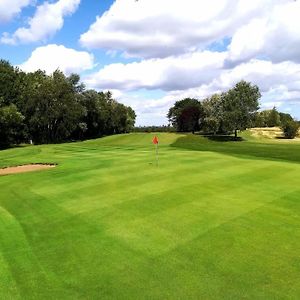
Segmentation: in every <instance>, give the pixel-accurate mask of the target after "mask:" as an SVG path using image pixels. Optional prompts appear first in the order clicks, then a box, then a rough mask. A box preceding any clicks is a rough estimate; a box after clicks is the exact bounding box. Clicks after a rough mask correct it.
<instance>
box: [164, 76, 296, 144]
mask: <svg viewBox="0 0 300 300" xmlns="http://www.w3.org/2000/svg"><path fill="white" fill-rule="evenodd" d="M260 98H261V93H260V90H259V88H258V86H256V85H252V84H251V83H250V82H246V81H244V80H242V81H240V82H238V83H237V84H236V85H235V86H234V87H233V88H231V89H229V90H228V91H227V92H223V93H220V94H214V95H212V96H210V97H208V98H205V99H203V100H198V99H193V98H185V99H183V100H179V101H177V102H175V104H174V105H173V106H172V107H171V108H170V109H169V112H168V115H167V117H168V119H169V122H170V123H171V124H172V125H173V126H174V128H175V129H176V131H179V132H193V133H194V132H195V131H202V132H203V133H205V134H212V135H216V134H232V133H234V136H235V138H237V137H238V132H239V131H242V130H245V129H247V128H251V127H273V126H281V128H282V130H283V132H284V135H285V136H286V137H287V138H294V137H295V136H296V135H297V134H298V130H299V123H298V122H296V121H295V120H294V119H293V118H292V116H291V115H290V114H286V113H279V112H278V111H277V110H276V108H275V107H274V108H273V109H272V110H265V111H258V110H259V99H260Z"/></svg>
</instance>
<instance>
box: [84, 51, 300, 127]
mask: <svg viewBox="0 0 300 300" xmlns="http://www.w3.org/2000/svg"><path fill="white" fill-rule="evenodd" d="M227 57H228V52H222V53H218V52H210V51H203V52H197V53H192V54H186V55H182V56H180V57H178V56H177V57H168V58H164V59H149V60H143V61H141V62H139V63H138V62H135V63H129V64H112V65H108V66H106V67H104V68H103V69H101V70H100V71H98V72H97V73H94V74H91V75H89V76H88V77H87V78H85V82H86V83H87V85H88V86H89V87H93V88H96V89H117V90H118V89H119V90H121V91H123V93H120V91H118V93H117V94H115V95H116V96H117V97H118V99H120V100H121V101H123V102H124V103H126V104H128V105H131V106H132V107H133V108H134V109H135V110H136V111H137V113H138V124H151V122H152V124H153V122H154V123H156V124H164V123H165V122H166V118H165V116H166V114H167V111H168V108H169V107H170V106H171V105H172V104H173V103H174V102H175V101H176V100H179V99H183V98H185V97H194V98H198V99H203V98H205V97H207V96H209V95H212V94H213V93H218V92H222V91H226V90H228V89H230V88H231V87H233V86H234V84H235V83H237V82H238V81H240V80H241V79H244V80H247V81H250V82H251V83H253V84H257V85H258V86H259V87H260V90H261V92H262V95H263V97H262V102H261V105H262V108H270V107H273V106H274V105H275V106H277V107H281V106H282V105H284V104H287V103H289V104H291V103H299V102H300V64H297V63H294V62H288V61H285V62H280V63H272V62H271V61H266V60H259V59H252V60H250V61H248V62H245V63H241V64H239V65H237V66H235V67H233V68H230V69H228V68H226V67H224V62H225V61H226V59H227ZM140 89H147V90H152V89H153V90H155V89H160V90H163V91H165V96H162V97H160V98H155V97H154V98H151V99H149V98H148V97H145V98H143V96H141V94H140V93H139V92H135V91H139V90H140ZM128 93H129V94H128ZM149 93H150V92H149Z"/></svg>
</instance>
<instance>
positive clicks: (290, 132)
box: [281, 120, 300, 139]
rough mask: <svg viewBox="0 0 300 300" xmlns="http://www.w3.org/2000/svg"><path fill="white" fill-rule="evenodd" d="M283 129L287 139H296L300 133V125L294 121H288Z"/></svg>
mask: <svg viewBox="0 0 300 300" xmlns="http://www.w3.org/2000/svg"><path fill="white" fill-rule="evenodd" d="M281 128H282V131H283V134H284V136H285V137H286V138H288V139H294V138H295V137H296V136H297V135H298V133H299V128H300V124H299V123H298V122H296V121H294V120H293V121H287V122H286V123H285V124H284V125H283V126H282V127H281Z"/></svg>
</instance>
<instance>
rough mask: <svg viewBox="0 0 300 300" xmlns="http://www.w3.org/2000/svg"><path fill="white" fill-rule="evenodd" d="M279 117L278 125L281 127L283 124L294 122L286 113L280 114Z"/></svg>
mask: <svg viewBox="0 0 300 300" xmlns="http://www.w3.org/2000/svg"><path fill="white" fill-rule="evenodd" d="M279 116H280V123H281V124H282V125H284V124H285V123H287V122H289V121H293V120H294V119H293V117H292V116H291V115H290V114H287V113H282V112H280V113H279Z"/></svg>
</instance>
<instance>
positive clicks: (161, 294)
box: [0, 133, 300, 299]
mask: <svg viewBox="0 0 300 300" xmlns="http://www.w3.org/2000/svg"><path fill="white" fill-rule="evenodd" d="M153 136H154V134H146V133H145V134H125V135H116V136H111V137H105V138H102V139H97V140H90V141H85V142H78V143H66V144H59V145H42V146H28V147H19V148H14V149H8V150H3V151H0V167H7V166H18V165H24V164H30V163H42V164H43V163H51V164H57V166H56V167H55V168H51V169H48V170H40V171H35V172H30V173H21V174H14V175H7V176H0V191H1V192H0V299H300V143H299V142H288V141H286V140H274V141H273V140H269V141H265V140H256V139H254V138H252V137H251V136H248V135H247V133H246V134H245V138H246V140H245V141H240V142H232V141H217V140H210V139H207V138H205V137H201V136H197V135H184V134H175V133H174V134H171V133H161V134H157V136H158V138H159V161H158V166H156V162H155V146H154V145H153V144H152V138H153Z"/></svg>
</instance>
